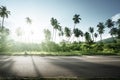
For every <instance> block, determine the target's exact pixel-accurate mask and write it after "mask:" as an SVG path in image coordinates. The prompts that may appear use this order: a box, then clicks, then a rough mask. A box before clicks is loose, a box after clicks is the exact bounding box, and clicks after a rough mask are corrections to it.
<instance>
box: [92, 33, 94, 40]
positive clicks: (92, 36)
mask: <svg viewBox="0 0 120 80" xmlns="http://www.w3.org/2000/svg"><path fill="white" fill-rule="evenodd" d="M92 38H93V42H94V35H93V33H92Z"/></svg>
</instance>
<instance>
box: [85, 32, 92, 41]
mask: <svg viewBox="0 0 120 80" xmlns="http://www.w3.org/2000/svg"><path fill="white" fill-rule="evenodd" d="M84 36H85V40H86V42H87V43H90V42H91V36H90V34H89V32H85V34H84Z"/></svg>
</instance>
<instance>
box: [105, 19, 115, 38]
mask: <svg viewBox="0 0 120 80" xmlns="http://www.w3.org/2000/svg"><path fill="white" fill-rule="evenodd" d="M105 24H106V26H107V27H108V28H110V31H109V33H110V35H111V37H112V38H113V40H114V37H113V34H112V32H113V30H114V22H113V21H112V20H111V19H108V20H107V21H106V23H105Z"/></svg>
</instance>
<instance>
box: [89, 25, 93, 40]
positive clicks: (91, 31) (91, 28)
mask: <svg viewBox="0 0 120 80" xmlns="http://www.w3.org/2000/svg"><path fill="white" fill-rule="evenodd" d="M89 32H90V33H91V36H92V40H93V42H94V34H93V33H94V28H93V27H89Z"/></svg>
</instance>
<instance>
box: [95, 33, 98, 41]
mask: <svg viewBox="0 0 120 80" xmlns="http://www.w3.org/2000/svg"><path fill="white" fill-rule="evenodd" d="M94 36H95V42H96V38H97V37H98V34H97V33H94Z"/></svg>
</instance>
